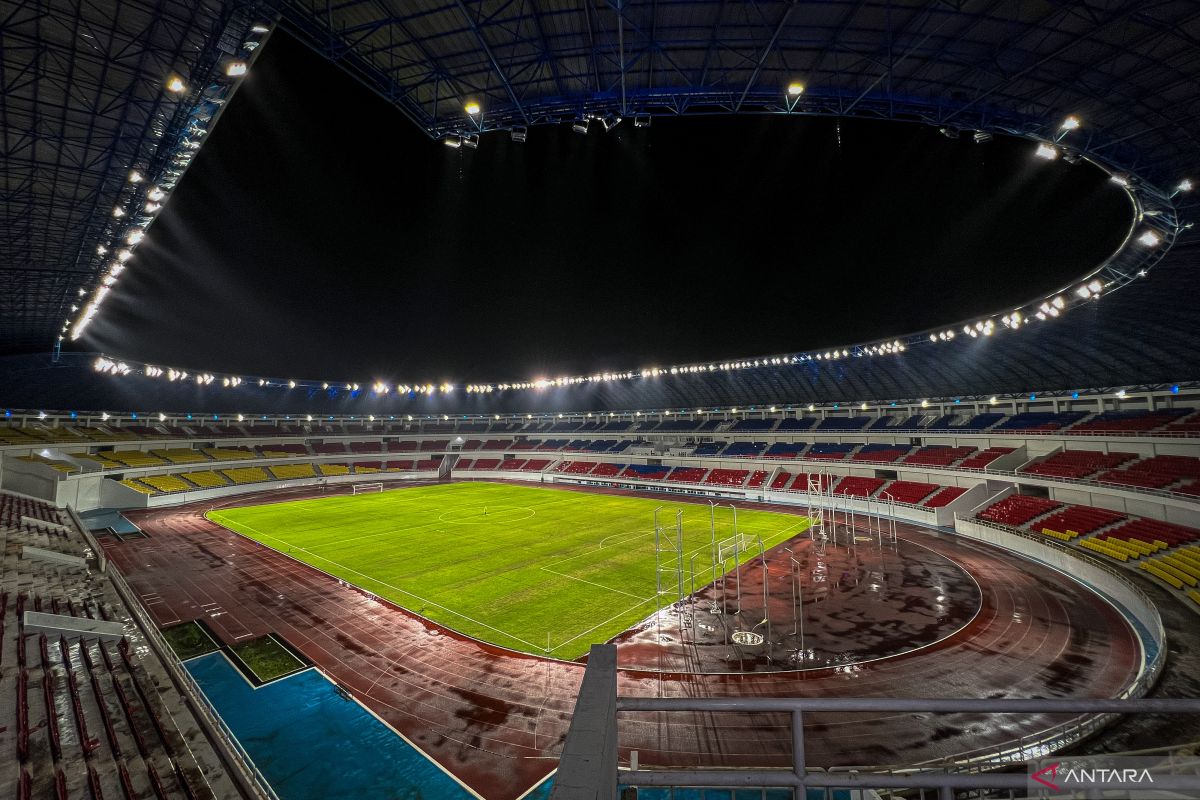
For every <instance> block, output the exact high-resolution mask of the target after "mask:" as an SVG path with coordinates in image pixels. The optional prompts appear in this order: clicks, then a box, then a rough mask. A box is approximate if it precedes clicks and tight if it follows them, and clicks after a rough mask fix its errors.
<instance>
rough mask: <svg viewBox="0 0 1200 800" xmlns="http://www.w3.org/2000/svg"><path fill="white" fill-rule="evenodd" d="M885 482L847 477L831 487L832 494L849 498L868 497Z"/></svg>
mask: <svg viewBox="0 0 1200 800" xmlns="http://www.w3.org/2000/svg"><path fill="white" fill-rule="evenodd" d="M884 483H886V481H885V480H884V479H883V478H867V477H862V476H858V475H847V476H845V477H844V478H842V479H841V480H839V481H838V482H837V484H836V485H835V486H834V487H833V493H834V494H844V495H847V496H849V497H870V496H871V495H873V494H874V493H875V492H876V490H878V489H879V487H881V486H883V484H884Z"/></svg>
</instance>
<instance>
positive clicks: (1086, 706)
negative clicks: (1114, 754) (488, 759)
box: [551, 645, 1200, 800]
mask: <svg viewBox="0 0 1200 800" xmlns="http://www.w3.org/2000/svg"><path fill="white" fill-rule="evenodd" d="M644 712H667V713H668V714H670V713H696V714H704V715H706V718H708V719H712V717H713V716H714V715H718V714H721V713H739V714H747V713H750V714H787V715H789V716H790V718H791V725H790V733H791V736H790V739H791V742H790V744H791V762H792V765H791V768H790V769H787V768H785V769H754V768H744V767H743V768H737V769H712V768H697V769H677V768H676V769H645V768H641V767H640V766H635V765H634V764H633V763H631V765H630V768H628V769H620V768H619V765H618V755H617V754H618V744H617V742H618V726H619V723H618V717H619V715H620V714H622V713H644ZM814 712H821V713H830V714H838V713H846V714H849V713H873V712H874V713H888V714H964V713H965V714H1037V715H1042V714H1070V715H1073V716H1075V717H1079V715H1099V718H1100V719H1101V720H1104V719H1106V718H1111V716H1112V715H1118V714H1147V713H1154V714H1192V715H1196V714H1200V698H1172V699H1148V698H1112V699H1096V698H1081V699H949V698H895V697H870V698H842V697H839V698H830V697H805V698H799V697H777V698H767V697H619V696H617V669H616V646H615V645H593V646H592V649H591V653H590V654H589V656H588V665H587V669H586V672H585V674H584V680H583V684H582V685H581V687H580V692H579V700H578V702H577V704H576V707H575V713H574V716H573V717H572V720H571V727H570V730H569V731H568V733H567V738H566V741H565V742H564V745H563V751H562V758H561V760H560V762H559V769H558V772H557V774H556V776H555V789H554V792H553V794H552V795H551V798H553V800H583V798H588V800H596V799H597V798H612V797H616V793H617V790H618V787H620V786H639V787H646V786H667V787H693V786H704V787H790V788H793V789H798V790H802V791H803V790H808V789H826V790H828V789H857V790H866V789H870V790H920V791H924V790H936V791H937V792H939V795H938V796H939V797H942V798H951V797H953V796H954V793H955V792H956V791H963V790H968V791H969V790H975V791H979V790H987V789H1002V790H1003V789H1011V790H1020V789H1024V788H1026V786H1027V781H1028V778H1027V776H1026V774H1025V773H1024V772H1023V771H1022V772H1019V773H1014V772H989V771H988V770H990V769H994V768H996V767H1000V766H1004V765H1006V764H1013V763H1015V762H1019V761H1027V760H1030V759H1032V758H1039V757H1041V756H1044V755H1047V754H1048V753H1050V752H1052V751H1053V750H1052V749H1051V748H1052V746H1053V749H1058V747H1061V746H1067V745H1069V744H1072V743H1074V742H1077V741H1080V740H1081V739H1082V738H1084V737H1085V736H1086V735H1088V728H1085V727H1083V726H1078V727H1077V728H1076V729H1075V733H1073V734H1072V735H1071V737H1070V738H1069V739H1068V738H1059V739H1056V740H1053V741H1043V742H1040V743H1039V744H1038V745H1037V746H1035V747H1024V746H1022V747H1018V748H1016V749H1013V750H1011V751H1010V752H1011V757H1010V758H1008V759H1007V760H1004V761H995V760H993V761H990V762H986V763H985V762H976V763H975V764H973V765H970V766H969V768H964V766H963V765H951V766H950V768H946V767H945V766H944V765H943V766H941V767H940V768H937V769H934V768H928V767H924V766H922V765H918V764H914V765H913V766H912V767H911V768H900V769H897V768H891V769H845V770H844V771H843V770H842V769H838V770H825V769H819V768H817V769H814V768H810V767H809V765H808V763H807V759H806V754H805V738H804V737H805V733H804V715H805V714H806V713H814ZM1079 718H1082V719H1087V717H1079ZM1096 724H1100V723H1096ZM667 725H668V726H669V723H667ZM715 735H719V729H718V730H717V731H716V733H715ZM1155 787H1156V788H1158V789H1167V790H1178V791H1186V792H1191V793H1193V796H1196V795H1200V774H1195V773H1193V774H1187V775H1169V776H1162V777H1159V778H1156V781H1155ZM1111 788H1129V787H1123V786H1120V785H1113V786H1112V787H1111Z"/></svg>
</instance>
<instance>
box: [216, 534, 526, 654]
mask: <svg viewBox="0 0 1200 800" xmlns="http://www.w3.org/2000/svg"><path fill="white" fill-rule="evenodd" d="M222 524H225V523H222ZM239 524H240V525H241V526H242V527H244V528H249V529H250V530H252V531H254V532H255V533H257V534H258V535H259V536H264V537H266V538H268V539H272V540H274V541H276V542H280V543H282V544H284V545H287V546H289V547H291V548H292V549H293V550H299V551H300V552H302V553H307V554H308V555H309V556H311V557H312V558H315V559H319V560H320V561H324V562H325V563H327V564H332V565H334V566H335V567H337V568H339V569H343V570H345V571H346V572H350V573H353V574H355V575H359V576H361V577H363V578H366V579H367V580H369V581H371V582H373V583H377V584H379V585H380V586H386V587H388V588H389V589H394V590H395V591H397V592H400V593H401V594H404V595H408V596H409V597H412V598H414V599H416V600H417V601H418V602H421V603H425V604H426V605H430V606H435V607H437V608H440V609H442V610H443V611H446V612H448V613H450V614H453V615H454V616H456V617H459V618H461V619H465V620H467V621H468V622H473V623H474V624H476V625H479V626H480V627H483V628H487V629H488V630H489V631H493V632H495V633H498V634H500V635H501V636H507V637H508V638H510V639H512V640H513V641H514V642H520V643H521V644H524V645H528V646H529V647H532V648H534V650H535V651H541V652H545V647H541V646H539V645H536V644H534V643H533V642H527V641H525V640H524V639H522V638H521V637H520V636H514V635H513V634H511V633H509V632H508V631H504V630H501V629H500V628H497V627H495V626H493V625H488V624H487V623H486V622H482V621H480V620H477V619H475V618H474V617H470V616H467V615H466V614H463V613H460V612H458V611H455V610H454V609H452V608H449V607H447V606H444V605H442V604H441V603H437V602H434V601H433V600H430V599H428V598H425V597H422V596H421V595H419V594H415V593H414V592H410V591H408V590H407V589H402V588H400V587H399V586H394V585H392V584H390V583H387V582H385V581H381V580H379V579H378V578H375V577H372V576H370V575H367V574H366V573H364V572H359V571H358V570H356V569H353V568H352V567H348V566H346V565H345V564H340V563H338V562H337V561H334V560H333V559H330V558H325V557H324V556H319V555H317V554H316V553H314V552H312V551H311V550H308V549H306V548H303V547H295V546H294V545H291V544H290V543H289V542H287V541H285V540H283V539H280V538H279V537H278V536H272V535H271V534H269V533H263V532H262V531H260V530H258V529H257V528H255V527H254V526H252V525H246V524H245V523H239ZM418 613H419V612H418Z"/></svg>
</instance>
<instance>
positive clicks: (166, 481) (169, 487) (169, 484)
mask: <svg viewBox="0 0 1200 800" xmlns="http://www.w3.org/2000/svg"><path fill="white" fill-rule="evenodd" d="M138 480H140V481H141V482H142V483H144V484H146V485H147V486H153V487H154V488H155V489H157V490H158V491H160V492H164V493H165V492H186V491H188V490H190V489H191V488H192V487H191V485H190V484H189V483H188V482H187V481H185V480H183V479H182V478H180V477H178V476H176V475H146V476H143V477H141V478H139V479H138Z"/></svg>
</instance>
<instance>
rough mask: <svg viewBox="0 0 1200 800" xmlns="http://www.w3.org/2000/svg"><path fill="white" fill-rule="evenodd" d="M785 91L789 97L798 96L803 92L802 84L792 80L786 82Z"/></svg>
mask: <svg viewBox="0 0 1200 800" xmlns="http://www.w3.org/2000/svg"><path fill="white" fill-rule="evenodd" d="M787 93H788V96H789V97H799V96H800V95H802V94H804V84H803V83H800V82H799V81H792V82H791V83H789V84H788V87H787Z"/></svg>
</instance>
